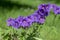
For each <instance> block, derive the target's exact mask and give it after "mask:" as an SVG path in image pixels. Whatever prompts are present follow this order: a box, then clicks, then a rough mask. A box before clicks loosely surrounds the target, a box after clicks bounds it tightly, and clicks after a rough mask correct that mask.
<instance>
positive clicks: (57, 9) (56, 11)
mask: <svg viewBox="0 0 60 40" xmlns="http://www.w3.org/2000/svg"><path fill="white" fill-rule="evenodd" d="M53 12H54V13H55V14H60V7H59V6H57V5H53Z"/></svg>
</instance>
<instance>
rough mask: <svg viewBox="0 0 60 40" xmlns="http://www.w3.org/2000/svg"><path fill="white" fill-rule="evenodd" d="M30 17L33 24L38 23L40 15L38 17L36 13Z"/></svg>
mask: <svg viewBox="0 0 60 40" xmlns="http://www.w3.org/2000/svg"><path fill="white" fill-rule="evenodd" d="M32 16H33V17H32V20H34V22H38V19H39V17H40V15H38V14H37V13H34V14H32Z"/></svg>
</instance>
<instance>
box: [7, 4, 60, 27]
mask: <svg viewBox="0 0 60 40" xmlns="http://www.w3.org/2000/svg"><path fill="white" fill-rule="evenodd" d="M51 9H53V12H54V13H55V14H60V7H58V6H56V5H55V4H41V5H39V6H38V9H37V10H36V11H35V12H34V13H33V14H31V15H29V16H26V17H24V16H19V17H18V18H15V19H13V18H9V19H8V20H7V25H8V26H12V27H14V28H19V27H24V28H26V27H30V25H32V23H34V22H36V23H39V24H43V23H44V22H45V19H46V17H47V16H48V15H49V13H50V10H51Z"/></svg>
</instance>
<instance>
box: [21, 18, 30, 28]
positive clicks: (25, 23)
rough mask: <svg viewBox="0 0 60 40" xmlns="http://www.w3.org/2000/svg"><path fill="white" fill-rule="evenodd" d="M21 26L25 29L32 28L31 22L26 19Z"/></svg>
mask: <svg viewBox="0 0 60 40" xmlns="http://www.w3.org/2000/svg"><path fill="white" fill-rule="evenodd" d="M21 26H22V27H24V28H26V27H29V26H30V22H28V20H27V19H26V18H24V19H23V20H22V23H21Z"/></svg>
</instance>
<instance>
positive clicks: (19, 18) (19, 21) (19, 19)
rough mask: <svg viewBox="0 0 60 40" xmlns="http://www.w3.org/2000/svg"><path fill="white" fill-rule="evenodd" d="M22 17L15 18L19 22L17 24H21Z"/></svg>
mask: <svg viewBox="0 0 60 40" xmlns="http://www.w3.org/2000/svg"><path fill="white" fill-rule="evenodd" d="M23 18H24V17H23V16H19V17H18V18H16V19H15V20H16V21H17V22H18V23H19V26H21V23H22V20H23Z"/></svg>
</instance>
